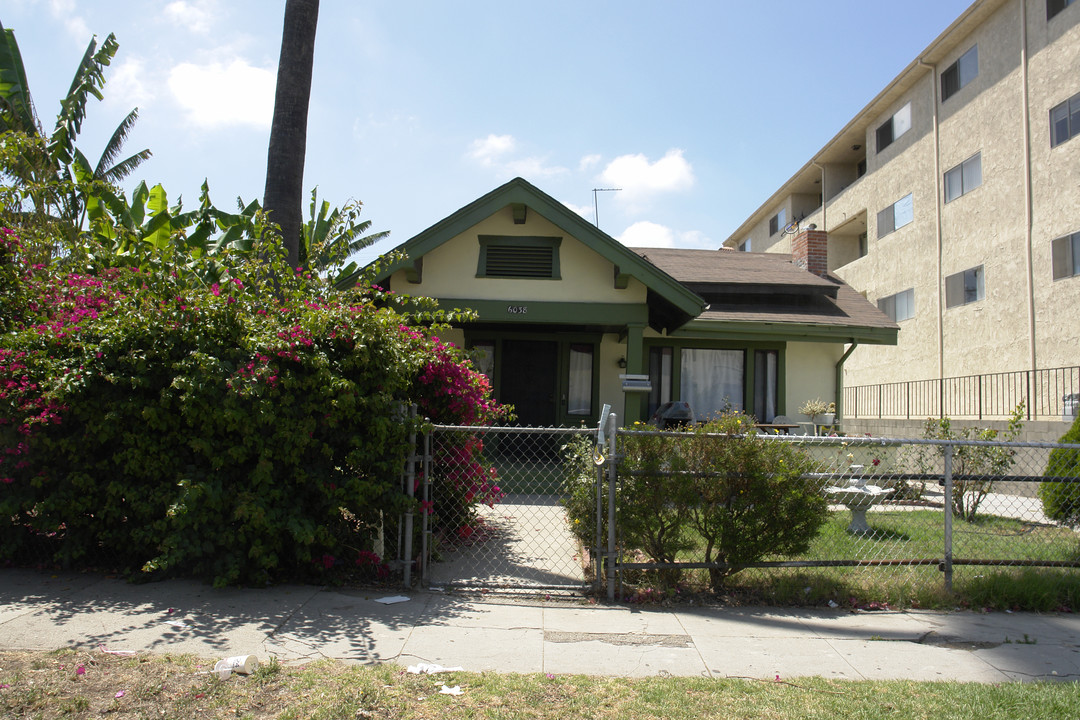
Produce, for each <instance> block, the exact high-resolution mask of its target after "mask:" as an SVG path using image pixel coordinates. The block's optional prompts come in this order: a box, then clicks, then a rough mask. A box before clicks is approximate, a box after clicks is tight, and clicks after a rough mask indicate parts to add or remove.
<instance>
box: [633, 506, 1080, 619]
mask: <svg viewBox="0 0 1080 720" xmlns="http://www.w3.org/2000/svg"><path fill="white" fill-rule="evenodd" d="M850 520H851V513H850V512H849V511H847V510H834V511H832V512H831V513H830V514H829V518H828V520H827V521H826V523H825V525H824V526H823V527H822V528H821V530H820V531H819V532H818V534H817V536H816V537H815V538H814V540H813V542H812V544H811V547H810V549H809V550H808V551H807V552H805V553H803V554H801V555H797V556H791V557H780V556H777V557H768V558H765V560H767V561H782V560H935V559H941V558H943V557H944V548H945V531H944V527H943V520H942V511H941V510H933V509H929V510H924V509H918V510H898V509H889V508H888V506H886V508H885V509H882V510H874V511H871V512H870V513H868V514H867V521H868V523H869V525H870V527H871V528H872V529H873V530H874V533H873V534H872V535H868V536H863V535H854V534H852V533H849V532H847V526H848V523H849V522H850ZM953 540H954V543H953V557H954V558H963V559H986V560H1000V561H1009V560H1064V561H1075V560H1076V559H1077V558H1078V557H1080V535H1078V534H1077V533H1076V532H1074V531H1072V530H1069V529H1067V528H1061V527H1056V526H1046V525H1039V524H1033V523H1027V522H1024V521H1021V520H1016V519H1012V518H1002V517H995V516H989V515H987V516H981V517H978V518H976V519H975V521H974V522H970V523H969V522H965V521H963V520H958V519H957V520H954V523H953ZM699 553H700V550H694V551H690V552H688V553H686V554H684V555H683V556H681V557H680V560H682V561H687V562H691V561H698V560H700V556H699ZM953 573H954V577H953V593H952V594H949V593H946V592H945V586H944V575H943V573H942V572H941V571H940V570H939V568H938V566H937V565H936V564H924V565H891V566H876V567H808V568H776V569H772V568H762V569H757V568H750V569H746V570H742V571H741V572H738V573H736V574H735V575H733V576H732V577H731V578H730V579H729V583H728V588H729V594H730V596H731V597H732V598H735V599H737V598H740V597H741V598H743V600H744V601H745V602H754V603H761V602H764V603H770V604H781V605H792V604H794V605H821V604H825V603H827V602H828V601H830V600H831V601H833V602H835V603H838V604H840V605H865V604H867V603H873V602H877V603H885V604H888V605H891V606H894V607H923V608H955V607H957V606H961V607H973V608H983V607H986V608H992V609H1022V610H1036V611H1054V610H1059V609H1062V608H1073V609H1075V608H1077V607H1080V570H1077V569H1075V568H1045V567H1030V568H1029V567H1008V566H985V565H956V566H954V568H953ZM627 577H628V578H629V579H630V580H633V581H635V582H636V583H637V584H638V585H642V586H648V585H649V583H650V581H652V582H655V580H653V578H654V577H655V575H654V574H650V573H648V572H646V573H638V574H636V575H635V574H633V573H628V574H627ZM638 578H640V579H638ZM682 579H683V584H684V585H686V586H688V587H689V588H691V589H702V588H704V587H707V585H708V580H707V577H706V576H705V572H704V571H699V570H688V571H685V572H684V573H683V576H682ZM625 594H626V595H627V596H628V597H634V596H635V595H634V591H633V590H630V591H628V592H626V593H625Z"/></svg>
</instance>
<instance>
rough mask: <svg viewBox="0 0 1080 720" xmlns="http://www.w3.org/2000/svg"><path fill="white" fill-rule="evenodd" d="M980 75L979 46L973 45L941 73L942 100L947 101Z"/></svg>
mask: <svg viewBox="0 0 1080 720" xmlns="http://www.w3.org/2000/svg"><path fill="white" fill-rule="evenodd" d="M978 75H979V46H978V45H973V46H972V48H971V49H970V50H968V51H967V52H966V53H964V54H963V55H961V56H960V59H959V60H957V61H956V62H954V63H953V64H952V65H950V66H949V67H947V68H945V71H944V72H943V73H941V101H942V102H945V101H946V100H948V99H949V98H951V97H952V96H953V95H955V94H956V93H957V92H958V91H959V90H960V88H962V87H964V86H965V85H967V84H968V83H969V82H971V81H972V80H974V79H975V78H976V77H978Z"/></svg>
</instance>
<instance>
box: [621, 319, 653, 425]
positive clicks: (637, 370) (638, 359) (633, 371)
mask: <svg viewBox="0 0 1080 720" xmlns="http://www.w3.org/2000/svg"><path fill="white" fill-rule="evenodd" d="M644 333H645V323H633V324H629V325H627V326H626V374H627V375H645V374H647V373H648V368H647V367H645V358H644V355H645V347H644V343H643V342H642V338H643V336H644ZM623 399H624V404H623V418H622V424H623V425H624V426H626V425H630V424H632V423H634V422H636V421H638V420H647V419H648V418H646V417H645V411H646V409H647V407H648V406H647V405H646V403H647V402H648V400H649V395H648V393H640V392H633V393H623Z"/></svg>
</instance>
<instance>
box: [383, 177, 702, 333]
mask: <svg viewBox="0 0 1080 720" xmlns="http://www.w3.org/2000/svg"><path fill="white" fill-rule="evenodd" d="M508 205H522V206H525V207H527V208H528V210H529V211H530V212H535V213H538V214H539V215H541V216H542V217H543V218H544V219H546V220H547V221H548V222H550V223H552V224H553V225H555V226H556V227H558V228H560V229H561V230H563V231H564V232H565V233H566V234H567V235H569V236H571V237H573V238H575V239H577V240H578V241H579V242H581V243H582V244H583V245H585V246H586V247H588V248H589V249H591V250H592V251H593V252H595V253H597V254H598V255H600V256H601V257H603V258H604V259H606V260H608V261H609V262H611V263H612V264H614V265H615V267H616V270H617V272H618V274H619V275H620V276H629V277H633V278H635V279H636V280H638V281H639V282H641V283H642V284H643V285H645V286H646V287H647V288H648V303H649V306H650V313H649V315H650V324H652V325H654V326H663V327H665V328H668V329H673V328H676V327H679V326H681V325H683V324H684V323H686V322H687V321H689V320H690V319H692V318H695V317H697V316H698V315H699V314H700V313H701V312H702V310H703V309H704V308H705V301H704V300H702V299H701V298H700V297H699V296H698V295H696V294H695V293H694V292H692V291H691V290H689V289H688V288H686V287H685V286H684V285H682V284H681V283H679V282H678V281H677V280H675V278H673V277H671V276H670V275H668V274H667V273H666V272H664V271H663V270H661V269H659V268H658V267H656V266H655V265H653V264H652V263H650V262H648V261H647V260H645V259H643V258H642V257H641V256H639V255H638V254H637V253H635V252H633V251H632V250H630V249H629V248H627V247H626V246H625V245H623V244H622V243H620V242H619V241H618V240H616V239H615V238H613V237H611V236H610V235H608V234H607V233H605V232H603V231H602V230H600V229H599V228H597V227H596V226H594V225H592V224H591V223H589V222H588V221H586V220H585V219H584V218H583V217H581V216H580V215H578V214H577V213H576V212H574V211H573V210H571V209H570V208H568V207H567V206H566V205H564V204H563V203H561V202H559V201H558V200H556V199H555V198H553V197H551V196H550V195H548V194H547V193H545V192H543V191H542V190H540V189H539V188H537V187H536V186H535V185H532V184H531V183H529V182H527V181H526V180H524V179H522V178H514V179H513V180H511V181H510V182H508V183H506V184H504V185H501V186H499V187H497V188H495V189H494V190H492V191H491V192H489V193H487V194H486V195H484V196H483V197H480V198H478V199H476V200H474V201H473V202H471V203H469V204H468V205H466V206H465V207H463V208H461V209H460V210H458V211H457V212H454V213H452V214H451V215H449V216H447V217H445V218H443V219H442V220H440V221H439V222H437V223H435V224H434V225H432V226H431V227H429V228H428V229H427V230H424V231H423V232H421V233H419V234H417V235H415V236H413V237H412V238H410V239H409V240H407V241H405V242H404V243H402V244H401V245H399V246H397V247H396V248H395V250H398V251H401V252H403V253H404V254H405V256H406V258H407V259H405V260H402V261H399V262H397V263H394V264H393V265H390V266H389V267H387V268H385V269H384V270H383V272H382V273H381V275H380V278H379V279H380V280H385V279H386V278H388V277H390V275H392V274H393V273H394V272H396V271H398V270H402V269H405V268H412V267H414V263H415V262H416V261H417V260H419V259H420V258H422V257H424V256H425V255H426V254H428V253H429V252H431V251H432V250H434V249H435V248H437V247H439V246H440V245H442V244H443V243H445V242H448V241H449V240H451V239H452V238H454V237H456V236H458V235H460V234H461V233H463V232H465V231H466V230H468V229H469V228H471V227H473V226H475V225H477V224H479V223H480V222H481V221H483V220H485V219H487V218H488V217H490V216H492V215H494V214H495V213H497V212H498V211H500V210H502V209H503V208H505V207H506V206H508Z"/></svg>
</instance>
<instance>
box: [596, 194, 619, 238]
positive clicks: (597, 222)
mask: <svg viewBox="0 0 1080 720" xmlns="http://www.w3.org/2000/svg"><path fill="white" fill-rule="evenodd" d="M620 190H622V188H593V189H592V208H593V219H594V220H596V227H598V228H599V227H600V211H599V208H598V207H597V205H596V193H598V192H619V191H620Z"/></svg>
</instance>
